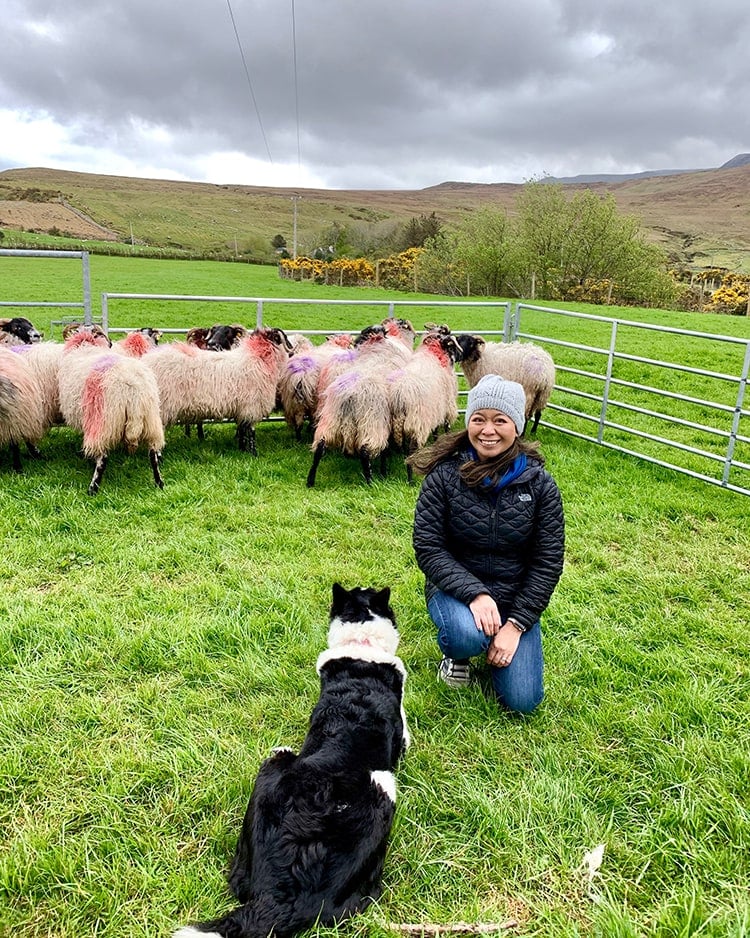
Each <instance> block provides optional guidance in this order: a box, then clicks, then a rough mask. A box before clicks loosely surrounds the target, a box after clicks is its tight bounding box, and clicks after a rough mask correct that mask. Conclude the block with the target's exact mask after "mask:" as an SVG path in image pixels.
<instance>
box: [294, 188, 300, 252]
mask: <svg viewBox="0 0 750 938" xmlns="http://www.w3.org/2000/svg"><path fill="white" fill-rule="evenodd" d="M301 198H302V196H301V195H299V194H298V193H295V194H294V195H293V196H292V211H293V227H292V231H293V234H292V260H296V259H297V202H298V201H299V200H300V199H301Z"/></svg>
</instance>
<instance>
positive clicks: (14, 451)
mask: <svg viewBox="0 0 750 938" xmlns="http://www.w3.org/2000/svg"><path fill="white" fill-rule="evenodd" d="M10 457H11V460H12V461H13V472H23V466H22V465H21V449H20V447H19V445H18V443H11V444H10Z"/></svg>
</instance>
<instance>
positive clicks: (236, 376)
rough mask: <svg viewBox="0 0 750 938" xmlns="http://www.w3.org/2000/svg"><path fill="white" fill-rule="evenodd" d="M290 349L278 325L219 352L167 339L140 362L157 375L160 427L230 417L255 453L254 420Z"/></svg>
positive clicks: (268, 400)
mask: <svg viewBox="0 0 750 938" xmlns="http://www.w3.org/2000/svg"><path fill="white" fill-rule="evenodd" d="M289 350H290V346H289V340H288V338H287V336H286V333H285V332H284V331H283V330H282V329H275V328H261V329H256V330H255V331H253V332H251V333H250V334H249V335H247V336H246V337H245V338H243V339H241V341H240V343H239V345H238V346H237V347H236V348H233V349H230V350H229V351H227V352H222V353H221V354H216V352H210V351H207V350H206V351H203V350H202V349H198V348H196V347H195V346H192V345H188V344H187V343H186V342H172V343H170V344H169V345H165V346H164V347H163V348H159V349H156V350H155V351H153V352H151V353H150V354H149V355H146V356H145V357H144V358H143V362H144V363H145V364H146V365H147V367H148V368H149V369H150V370H151V371H152V372H153V374H154V376H155V377H156V382H157V385H158V387H159V393H160V399H161V415H162V421H163V423H164V426H170V425H172V424H177V423H186V422H187V423H196V422H197V421H202V420H234V421H235V422H236V424H237V437H238V441H239V448H240V450H242V451H249V452H250V453H251V454H252V455H253V456H256V455H257V452H258V451H257V447H256V442H255V424H256V423H257V422H258V421H259V420H263V419H265V418H266V417H267V416H268V415H269V414H270V413H271V411H272V410H273V408H274V406H275V403H276V388H277V384H278V381H279V376H280V374H281V371H282V368H283V366H284V364H285V363H286V362H287V360H288V358H289Z"/></svg>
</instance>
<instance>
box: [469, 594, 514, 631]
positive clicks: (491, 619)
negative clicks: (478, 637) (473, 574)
mask: <svg viewBox="0 0 750 938" xmlns="http://www.w3.org/2000/svg"><path fill="white" fill-rule="evenodd" d="M469 609H471V614H472V615H473V616H474V622H475V623H476V627H477V628H478V629H479V631H480V632H484V634H485V635H494V634H495V633H496V632H497V630H498V629H499V628H500V626H501V625H502V623H501V621H500V612H499V610H498V608H497V603H496V602H495V600H494V599H493V598H492V597H491V596H490V595H489V594H488V593H480V594H479V595H478V596H476V597H474V599H472V601H471V602H470V603H469ZM514 631H515V630H514Z"/></svg>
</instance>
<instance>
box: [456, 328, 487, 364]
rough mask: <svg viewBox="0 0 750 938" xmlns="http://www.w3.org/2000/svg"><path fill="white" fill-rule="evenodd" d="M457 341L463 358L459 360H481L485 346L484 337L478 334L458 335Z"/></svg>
mask: <svg viewBox="0 0 750 938" xmlns="http://www.w3.org/2000/svg"><path fill="white" fill-rule="evenodd" d="M455 338H456V341H457V343H458V345H459V348H460V349H461V358H460V359H458V361H462V362H475V361H479V357H480V356H481V354H482V349H483V348H484V344H485V343H484V339H483V338H482V337H481V336H478V335H466V334H462V335H457V336H456V337H455Z"/></svg>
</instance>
